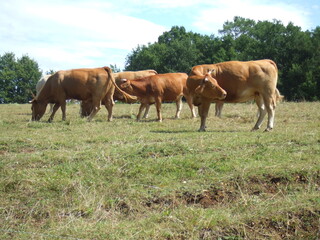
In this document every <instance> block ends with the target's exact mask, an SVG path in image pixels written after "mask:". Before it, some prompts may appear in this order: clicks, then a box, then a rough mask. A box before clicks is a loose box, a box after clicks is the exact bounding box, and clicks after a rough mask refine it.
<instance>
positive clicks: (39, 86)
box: [36, 74, 54, 113]
mask: <svg viewBox="0 0 320 240" xmlns="http://www.w3.org/2000/svg"><path fill="white" fill-rule="evenodd" d="M50 76H51V74H48V75H44V76H43V77H41V78H40V80H39V81H38V82H37V84H36V93H37V95H36V96H38V95H39V93H40V91H41V89H42V88H43V86H44V84H45V83H46V82H47V80H48V78H49V77H50ZM53 105H54V104H52V103H50V111H49V113H52V110H53Z"/></svg>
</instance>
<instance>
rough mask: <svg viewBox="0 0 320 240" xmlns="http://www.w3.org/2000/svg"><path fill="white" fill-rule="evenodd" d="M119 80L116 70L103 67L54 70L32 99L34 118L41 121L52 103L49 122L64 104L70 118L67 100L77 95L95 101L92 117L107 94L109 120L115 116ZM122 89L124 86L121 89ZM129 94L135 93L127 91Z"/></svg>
mask: <svg viewBox="0 0 320 240" xmlns="http://www.w3.org/2000/svg"><path fill="white" fill-rule="evenodd" d="M115 87H117V86H116V84H115V80H114V78H113V75H112V70H111V69H110V68H108V67H103V68H83V69H72V70H66V71H58V72H56V73H55V74H53V75H52V76H51V77H49V79H48V80H47V82H46V83H45V85H44V86H43V88H42V90H41V92H40V93H39V95H38V96H36V97H35V98H34V99H33V100H32V101H31V103H32V107H31V109H32V120H33V121H38V120H40V119H41V117H42V116H43V114H44V113H45V110H46V107H47V105H48V103H55V105H54V107H53V112H52V114H51V115H50V118H49V120H48V121H49V122H51V121H52V120H53V117H54V115H55V113H56V111H57V110H58V109H59V107H61V110H62V120H65V119H66V100H67V99H77V100H84V101H91V102H92V105H93V109H92V111H91V113H90V115H89V117H88V120H89V121H90V120H91V119H92V118H93V117H94V116H95V115H96V113H97V112H98V111H99V109H100V102H101V100H102V98H103V97H106V98H107V105H108V120H109V121H110V120H111V119H112V107H113V105H114V102H113V93H114V89H115ZM120 91H121V90H120ZM123 94H124V95H125V97H127V98H129V99H131V98H135V97H132V96H130V95H128V94H126V93H125V92H123Z"/></svg>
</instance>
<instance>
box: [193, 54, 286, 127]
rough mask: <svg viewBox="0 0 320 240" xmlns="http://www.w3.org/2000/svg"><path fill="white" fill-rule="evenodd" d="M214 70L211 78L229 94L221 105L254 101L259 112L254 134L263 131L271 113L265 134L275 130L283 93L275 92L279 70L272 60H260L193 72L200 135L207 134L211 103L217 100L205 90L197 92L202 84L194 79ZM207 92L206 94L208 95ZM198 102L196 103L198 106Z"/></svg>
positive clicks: (221, 64)
mask: <svg viewBox="0 0 320 240" xmlns="http://www.w3.org/2000/svg"><path fill="white" fill-rule="evenodd" d="M207 70H212V71H213V72H212V74H211V75H212V76H213V77H214V78H215V79H216V81H217V82H218V84H219V85H220V86H221V87H222V88H223V89H224V90H225V91H226V92H227V96H226V98H225V99H223V100H219V101H218V103H220V104H223V103H240V102H246V101H249V100H255V101H256V103H257V106H258V108H259V118H258V120H257V122H256V124H255V126H254V127H253V129H252V130H257V129H259V128H260V127H261V124H262V121H263V119H264V117H265V115H266V114H267V113H268V124H267V128H266V131H270V130H272V129H273V126H274V115H275V107H276V102H277V100H279V97H280V93H279V91H278V90H277V88H276V85H277V80H278V68H277V66H276V64H275V63H274V62H273V61H272V60H268V59H265V60H258V61H249V62H239V61H230V62H222V63H217V64H208V65H198V66H195V67H193V68H192V70H191V73H190V74H189V79H188V81H187V85H188V88H189V90H190V91H191V93H192V95H193V96H194V100H195V104H201V105H200V108H199V110H200V111H199V113H200V116H201V125H200V129H199V131H205V128H206V126H205V123H206V118H207V115H208V111H209V107H210V103H211V102H213V101H214V99H213V98H212V97H211V96H210V94H211V91H210V90H209V89H208V88H207V87H206V86H204V87H203V88H202V90H203V91H197V92H196V91H195V90H196V88H197V87H198V86H200V85H201V83H200V82H199V81H198V82H197V81H194V80H193V79H192V77H193V76H197V75H200V74H202V73H203V72H205V71H207ZM205 90H207V92H206V93H205ZM196 102H197V103H196Z"/></svg>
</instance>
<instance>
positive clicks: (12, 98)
mask: <svg viewBox="0 0 320 240" xmlns="http://www.w3.org/2000/svg"><path fill="white" fill-rule="evenodd" d="M41 74H42V73H41V71H40V70H39V66H38V63H37V62H35V61H34V60H32V59H30V58H29V57H28V56H22V57H21V58H17V59H16V57H15V55H14V54H13V53H5V54H4V55H2V56H0V103H26V102H28V101H29V100H30V98H31V96H32V91H34V89H35V86H36V83H37V82H38V81H39V79H40V77H41Z"/></svg>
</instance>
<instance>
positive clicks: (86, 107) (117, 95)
mask: <svg viewBox="0 0 320 240" xmlns="http://www.w3.org/2000/svg"><path fill="white" fill-rule="evenodd" d="M156 74H158V73H157V72H156V71H155V70H152V69H149V70H141V71H125V72H118V73H114V74H113V76H114V79H115V82H116V84H117V85H118V86H120V84H121V79H130V80H132V79H137V78H143V77H148V76H152V75H156ZM113 99H114V100H119V101H122V102H127V103H134V102H136V99H131V100H129V99H126V98H124V97H123V94H122V93H121V92H120V91H119V90H118V89H117V88H116V89H115V91H114V95H113ZM106 100H107V99H105V98H104V99H103V100H102V102H101V103H102V104H103V105H105V106H106V108H107V105H106V103H107V101H106ZM149 107H150V106H149V105H148V106H147V108H146V111H145V114H144V117H147V116H148V113H149ZM91 111H92V103H91V102H90V101H82V102H81V105H80V115H81V117H87V116H89V114H90V113H91Z"/></svg>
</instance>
